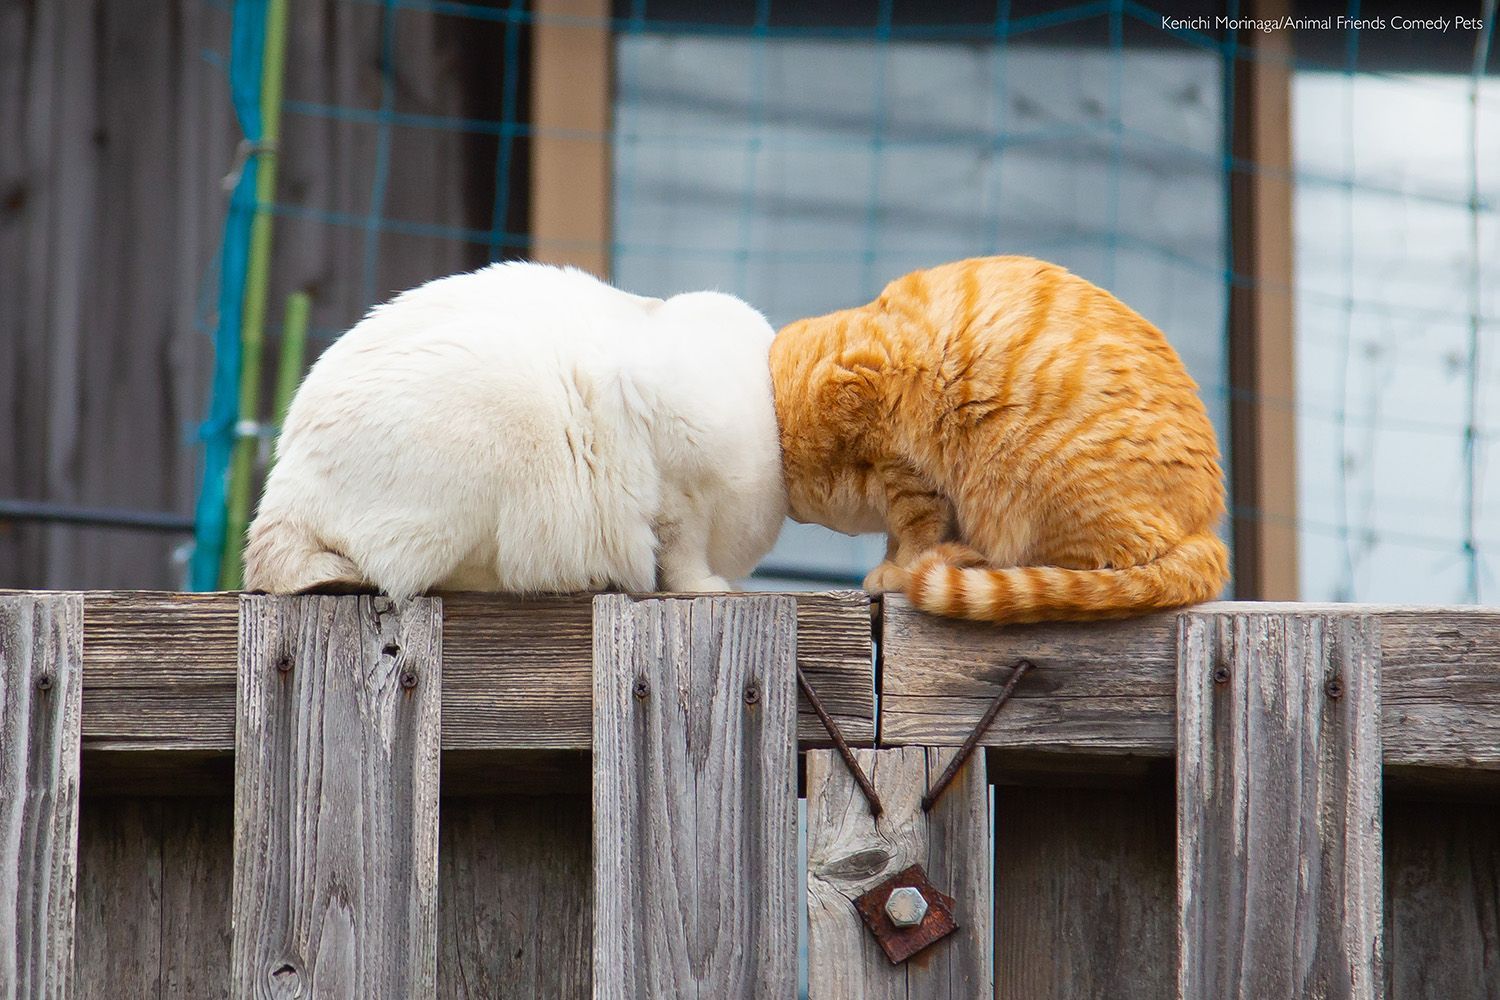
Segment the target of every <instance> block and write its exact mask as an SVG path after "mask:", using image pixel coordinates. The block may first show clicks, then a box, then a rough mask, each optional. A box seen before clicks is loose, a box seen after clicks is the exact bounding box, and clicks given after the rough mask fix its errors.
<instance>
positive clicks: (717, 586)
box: [667, 576, 734, 594]
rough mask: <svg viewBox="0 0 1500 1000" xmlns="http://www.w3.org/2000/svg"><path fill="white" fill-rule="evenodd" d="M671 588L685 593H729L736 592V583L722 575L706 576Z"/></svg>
mask: <svg viewBox="0 0 1500 1000" xmlns="http://www.w3.org/2000/svg"><path fill="white" fill-rule="evenodd" d="M667 589H669V590H677V591H681V592H682V593H685V594H729V593H733V592H734V584H732V583H730V582H729V581H728V580H726V579H724V578H723V577H722V576H705V577H703V578H702V579H701V580H693V581H692V582H690V583H685V584H683V585H682V586H679V587H669V588H667Z"/></svg>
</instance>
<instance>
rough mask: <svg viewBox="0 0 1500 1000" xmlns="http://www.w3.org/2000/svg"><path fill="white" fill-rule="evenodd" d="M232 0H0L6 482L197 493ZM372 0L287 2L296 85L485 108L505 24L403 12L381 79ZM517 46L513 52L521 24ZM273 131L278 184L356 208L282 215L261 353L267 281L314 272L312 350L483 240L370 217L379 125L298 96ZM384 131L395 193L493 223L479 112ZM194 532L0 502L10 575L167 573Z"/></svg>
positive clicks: (276, 284) (16, 578)
mask: <svg viewBox="0 0 1500 1000" xmlns="http://www.w3.org/2000/svg"><path fill="white" fill-rule="evenodd" d="M229 8H230V5H229V4H220V3H212V2H208V0H0V498H24V499H32V500H51V501H57V502H62V503H72V504H87V505H95V506H115V507H125V508H134V509H143V510H159V511H172V512H176V513H180V514H189V513H191V511H192V506H193V501H194V498H195V497H196V494H197V489H198V477H199V471H198V463H199V449H198V448H197V447H196V438H195V435H196V428H197V424H198V422H199V421H200V420H201V419H202V417H203V414H204V412H205V407H206V402H207V400H206V393H207V391H208V384H209V376H210V371H211V367H212V364H213V351H212V345H211V342H210V339H209V331H210V330H211V327H212V323H213V311H212V307H213V303H214V301H215V298H216V285H215V277H216V275H215V273H214V270H213V269H214V260H215V256H216V254H217V252H218V247H219V241H220V237H221V230H222V225H223V217H224V208H225V201H226V195H225V193H224V190H223V187H222V180H223V178H224V176H225V174H226V173H227V172H228V171H229V170H230V169H231V166H232V164H233V161H234V155H235V148H236V144H237V142H238V139H239V130H238V127H237V126H236V124H235V122H234V120H233V115H232V110H231V107H230V103H229V91H228V85H227V79H226V76H225V66H224V64H223V60H224V59H225V58H226V57H227V52H228V47H229V38H230V14H229ZM384 16H385V15H384V12H383V9H382V7H381V6H379V5H374V4H359V3H348V2H341V0H313V2H306V3H299V4H297V9H296V13H295V16H294V17H293V18H292V20H291V28H290V31H291V35H290V39H289V52H288V70H287V89H286V93H287V99H288V100H289V101H302V102H310V103H316V104H327V105H339V106H343V107H348V108H353V109H364V110H366V111H374V110H378V109H379V108H380V107H381V106H382V100H383V99H384V100H385V102H386V106H387V107H388V109H389V110H391V111H394V112H398V113H405V114H416V115H434V116H458V117H469V118H475V117H477V118H487V119H497V118H499V117H500V112H501V107H502V98H503V93H502V91H503V83H502V81H503V76H504V74H503V73H502V72H501V64H502V54H503V52H504V51H505V48H504V44H503V43H504V30H505V29H504V26H503V25H502V24H499V23H494V22H487V21H481V20H473V19H467V18H456V17H441V16H437V15H432V14H428V13H424V12H415V11H400V12H398V13H396V14H395V15H394V18H393V20H394V24H393V28H394V32H395V45H394V50H393V51H394V55H395V59H394V73H393V74H392V75H391V79H392V85H391V87H390V88H389V90H388V91H383V90H382V85H381V81H382V74H381V71H380V67H381V61H380V54H381V51H382V44H381V43H382V28H383V24H382V19H383V17H384ZM519 51H520V56H521V58H523V59H524V58H526V48H525V44H524V39H523V44H522V45H521V47H520V50H519ZM521 85H522V86H523V87H524V74H522V75H521ZM521 97H522V99H521V100H518V101H516V103H515V107H516V108H517V109H518V113H519V112H521V111H524V109H525V108H526V107H527V104H526V101H525V100H524V97H525V95H524V94H522V95H521ZM283 131H284V137H283V143H282V149H283V153H284V155H283V158H282V176H281V186H280V191H279V194H278V201H280V202H284V203H286V204H288V205H290V206H294V207H295V208H296V209H312V210H315V211H317V212H322V213H327V212H334V213H344V214H346V215H348V216H353V217H355V218H354V219H353V220H349V219H345V220H343V223H341V224H333V223H330V222H329V221H327V216H326V215H320V216H318V217H317V219H316V220H314V219H309V218H307V217H305V215H298V214H297V211H295V210H294V212H293V214H292V215H290V216H282V217H279V218H278V220H277V231H276V249H275V251H274V254H275V264H274V269H273V280H272V303H271V308H270V312H269V316H270V322H271V330H270V342H271V354H270V357H271V359H272V360H273V361H274V357H275V354H274V347H275V333H276V330H277V328H278V324H279V317H280V314H281V305H280V303H281V302H282V301H283V300H284V297H285V295H286V294H287V293H288V292H290V291H292V290H295V289H306V290H308V291H310V292H311V293H312V295H313V301H314V311H313V326H314V330H315V331H316V332H321V333H322V335H323V336H322V337H321V338H320V339H315V340H314V342H313V345H312V353H314V354H316V352H317V351H318V350H320V349H321V348H322V347H323V346H325V345H326V342H327V336H328V335H329V333H330V332H332V331H337V330H340V329H343V328H344V327H346V326H347V325H348V324H350V323H351V322H353V321H354V320H356V319H358V317H359V315H360V314H361V312H362V311H363V309H364V308H365V307H366V305H368V302H367V296H368V294H369V293H370V290H372V289H373V295H374V297H375V298H376V299H379V298H383V297H386V296H387V295H389V294H390V293H391V292H393V291H395V290H399V289H401V288H404V287H408V286H410V285H413V284H416V283H419V282H421V281H423V280H425V279H427V278H430V277H433V276H436V275H439V274H443V273H448V272H452V271H455V270H459V269H462V268H467V267H471V266H475V265H477V264H480V263H482V262H483V261H484V260H485V259H487V257H488V255H489V252H490V247H489V246H488V245H487V244H486V243H484V242H480V243H464V242H455V241H454V240H451V239H447V238H437V237H431V236H412V235H399V234H394V233H389V232H387V233H380V232H378V231H376V230H371V229H368V228H367V227H366V226H365V225H364V224H363V220H364V219H365V218H366V217H367V216H368V215H369V214H370V213H371V207H372V206H371V202H372V192H373V179H374V176H375V173H376V166H377V163H379V162H380V160H381V157H380V156H379V155H377V154H378V153H379V152H380V150H381V148H382V130H381V128H380V127H379V126H378V125H377V124H373V123H362V122H359V121H348V120H333V119H330V118H325V117H316V116H311V115H308V114H305V113H304V114H299V113H295V112H289V113H288V114H287V116H286V118H285V119H284V129H283ZM385 136H386V140H387V141H386V145H385V149H386V152H387V153H388V160H387V162H388V164H389V167H390V170H389V177H390V181H389V185H388V192H387V195H386V199H385V205H384V210H383V212H384V215H385V216H386V217H389V218H392V219H398V220H403V221H407V222H413V223H417V224H429V225H430V224H439V225H443V226H449V227H467V228H471V229H479V230H487V229H488V228H489V227H490V225H491V217H492V208H493V192H494V190H495V156H496V150H497V148H498V145H497V143H498V140H497V139H496V138H495V137H494V136H485V135H470V134H460V133H455V132H451V131H439V130H433V129H428V128H411V127H399V126H398V127H391V128H389V129H388V130H386V132H385ZM514 152H515V155H514V157H513V161H514V162H515V163H516V164H517V168H516V169H517V174H516V181H517V183H513V184H512V185H511V190H512V191H513V192H515V193H516V197H515V198H514V199H513V201H512V208H511V209H508V211H507V213H502V214H506V215H508V216H509V217H508V218H507V219H505V220H504V221H505V223H506V226H507V227H508V228H511V229H513V230H521V231H524V228H525V218H524V200H525V199H524V192H525V183H524V176H525V162H526V156H525V152H526V151H525V148H524V145H521V144H518V146H517V147H516V149H515V151H514ZM351 221H352V222H353V223H354V224H349V223H350V222H351ZM367 241H370V242H369V246H370V249H371V250H373V252H374V253H375V254H376V266H375V268H374V270H373V274H372V275H371V278H372V280H370V281H367V280H366V276H365V259H366V252H367ZM498 249H499V250H500V252H507V251H509V252H512V253H514V252H517V250H518V249H524V248H516V247H500V248H498ZM205 290H206V297H205ZM184 541H186V539H185V538H182V537H177V536H163V535H159V534H142V533H137V532H123V531H117V530H100V529H80V528H76V527H62V526H54V527H42V526H39V525H36V524H21V523H3V522H0V587H27V588H40V587H52V588H137V589H143V588H175V587H178V586H180V585H181V583H182V571H181V569H180V568H179V567H178V566H176V565H174V563H173V561H172V558H171V554H172V550H173V549H174V548H176V547H177V546H179V545H181V544H182V543H183V542H184Z"/></svg>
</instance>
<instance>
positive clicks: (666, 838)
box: [594, 594, 798, 998]
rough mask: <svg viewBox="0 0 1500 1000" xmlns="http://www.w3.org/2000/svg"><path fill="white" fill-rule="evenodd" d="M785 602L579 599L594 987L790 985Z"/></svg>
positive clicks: (747, 993) (792, 743) (792, 853)
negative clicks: (589, 627) (590, 800)
mask: <svg viewBox="0 0 1500 1000" xmlns="http://www.w3.org/2000/svg"><path fill="white" fill-rule="evenodd" d="M795 613H796V606H795V604H794V602H793V600H792V599H791V598H789V597H784V596H752V595H741V596H735V597H701V598H693V599H649V600H637V599H635V598H632V597H629V596H626V595H621V594H609V595H601V596H599V597H597V598H595V599H594V661H595V667H594V996H595V997H600V998H625V997H631V998H654V997H668V996H694V995H696V996H702V997H741V996H744V997H751V996H753V997H789V996H791V995H792V993H793V992H794V990H795V987H796V975H797V919H798V907H797V905H796V898H795V896H796V884H797V881H796V868H795V864H796V847H797V812H796V800H797V763H796V728H795V727H796V706H797V699H796V687H795V683H796V682H795V679H794V669H793V665H794V661H795V656H796V624H795Z"/></svg>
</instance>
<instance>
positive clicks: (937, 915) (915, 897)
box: [854, 865, 958, 965]
mask: <svg viewBox="0 0 1500 1000" xmlns="http://www.w3.org/2000/svg"><path fill="white" fill-rule="evenodd" d="M854 908H855V909H856V910H858V911H859V915H860V917H861V918H862V919H863V920H864V922H865V926H866V927H868V928H870V933H871V934H874V935H875V940H876V941H877V942H879V944H880V950H881V951H883V952H885V957H886V958H888V959H890V960H891V964H892V965H900V964H901V963H902V962H904V961H906V960H907V959H908V958H911V957H912V956H913V955H915V954H917V952H919V951H921V950H922V949H924V948H926V947H928V946H929V945H932V944H934V943H936V942H938V941H941V940H942V939H943V938H945V937H947V936H948V935H949V934H952V933H953V932H954V931H956V930H958V922H957V921H955V920H954V919H953V897H952V896H949V895H947V894H946V893H943V892H940V891H939V890H938V888H937V887H936V886H934V885H933V884H932V883H931V882H929V881H928V879H927V873H926V872H925V871H923V870H922V866H921V865H912V866H911V867H910V868H907V869H905V870H904V871H900V872H897V873H896V874H895V875H892V876H891V877H890V878H888V879H886V880H885V881H884V882H882V883H880V884H879V885H877V886H875V888H873V889H871V890H869V891H868V892H866V893H865V894H864V895H863V896H860V897H859V898H858V899H856V900H855V901H854Z"/></svg>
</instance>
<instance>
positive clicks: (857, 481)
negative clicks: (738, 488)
mask: <svg viewBox="0 0 1500 1000" xmlns="http://www.w3.org/2000/svg"><path fill="white" fill-rule="evenodd" d="M852 312H854V310H846V311H845V312H844V313H833V314H831V315H829V316H820V317H817V318H815V319H805V320H799V321H797V322H796V323H792V324H789V325H788V326H786V327H784V328H783V329H782V330H781V332H780V333H778V334H777V335H776V339H775V340H774V341H772V342H771V384H772V387H773V388H774V390H775V393H776V419H777V422H778V424H779V425H780V429H781V461H782V468H783V470H784V472H785V475H786V486H787V500H788V502H789V504H790V507H791V514H792V517H793V519H795V520H797V521H801V522H803V523H812V524H822V525H826V526H827V527H830V528H833V529H834V530H836V531H842V532H845V533H847V534H858V533H860V532H866V531H883V530H885V525H884V523H883V522H882V520H881V517H880V514H879V510H880V508H879V506H878V505H877V504H873V503H872V500H871V492H870V491H871V490H872V489H878V488H879V485H880V484H879V482H878V480H877V479H876V477H875V476H874V475H873V471H874V463H875V462H876V460H877V459H878V457H879V456H878V454H877V448H876V446H875V445H876V442H878V440H879V437H880V428H879V422H880V419H881V414H880V407H879V406H878V405H877V403H878V399H879V395H880V376H881V372H880V368H879V365H878V361H877V359H874V358H870V357H867V356H865V355H864V354H863V353H861V354H860V355H859V356H856V357H850V356H849V355H848V354H847V353H846V352H845V351H844V350H843V342H844V339H845V335H846V333H847V327H848V314H849V313H852Z"/></svg>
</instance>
